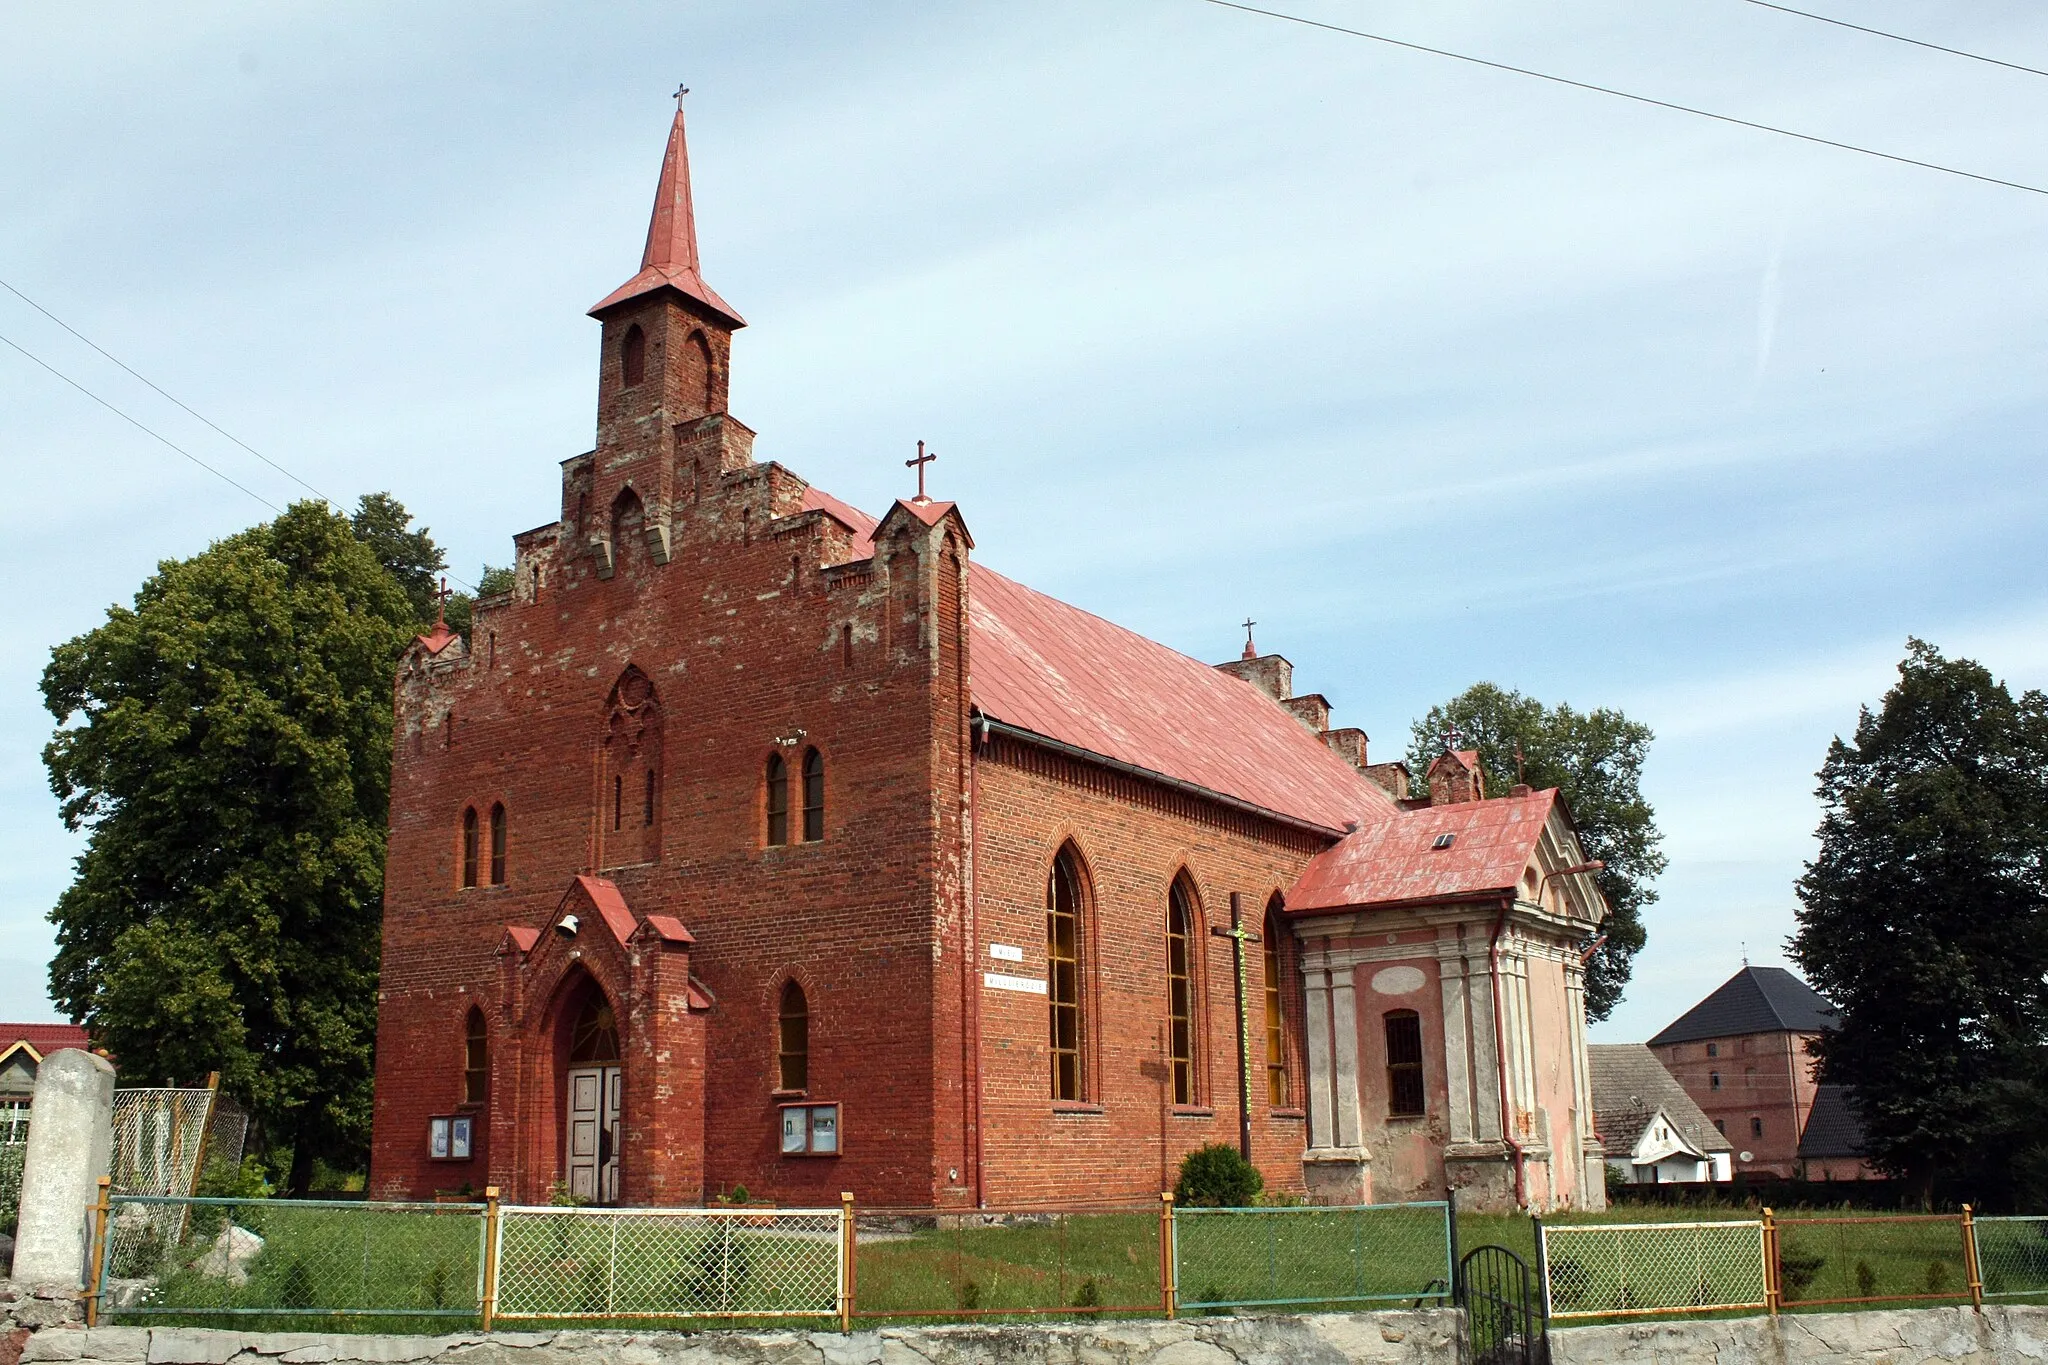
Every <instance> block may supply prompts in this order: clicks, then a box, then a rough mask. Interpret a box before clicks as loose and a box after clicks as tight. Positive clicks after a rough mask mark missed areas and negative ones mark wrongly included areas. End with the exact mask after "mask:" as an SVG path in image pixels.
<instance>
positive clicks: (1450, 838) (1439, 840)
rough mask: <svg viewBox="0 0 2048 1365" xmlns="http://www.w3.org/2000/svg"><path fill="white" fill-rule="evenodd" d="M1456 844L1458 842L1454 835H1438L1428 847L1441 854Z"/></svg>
mask: <svg viewBox="0 0 2048 1365" xmlns="http://www.w3.org/2000/svg"><path fill="white" fill-rule="evenodd" d="M1456 842H1458V836H1457V835H1456V834H1439V835H1437V836H1436V842H1435V843H1433V844H1431V845H1430V847H1431V848H1432V849H1435V850H1436V851H1437V852H1438V853H1441V852H1443V851H1444V850H1445V849H1447V848H1449V847H1450V846H1451V845H1452V844H1454V843H1456Z"/></svg>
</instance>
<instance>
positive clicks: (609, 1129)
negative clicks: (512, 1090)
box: [563, 990, 625, 1204]
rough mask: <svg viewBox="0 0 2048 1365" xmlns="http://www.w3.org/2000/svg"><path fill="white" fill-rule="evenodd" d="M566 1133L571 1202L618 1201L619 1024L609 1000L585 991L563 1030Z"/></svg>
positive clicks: (620, 1075)
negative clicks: (566, 1052)
mask: <svg viewBox="0 0 2048 1365" xmlns="http://www.w3.org/2000/svg"><path fill="white" fill-rule="evenodd" d="M568 1062H569V1066H568V1073H567V1081H568V1085H567V1090H568V1095H567V1099H568V1104H567V1106H566V1108H567V1110H568V1131H567V1132H566V1133H565V1134H564V1139H565V1140H564V1144H563V1151H564V1153H565V1155H566V1157H567V1161H566V1165H567V1167H568V1169H567V1172H566V1175H567V1183H568V1186H569V1194H570V1196H571V1197H572V1198H574V1199H578V1200H582V1201H584V1202H587V1203H591V1204H616V1203H618V1202H619V1113H620V1109H621V1100H622V1098H623V1091H624V1089H625V1085H624V1073H623V1072H622V1070H621V1069H620V1066H619V1020H618V1016H617V1015H616V1014H615V1013H614V1012H613V1010H612V1004H611V1001H609V1000H607V999H605V998H604V994H603V992H601V991H595V990H593V991H591V992H590V995H589V998H588V999H586V1000H585V1001H584V1002H583V1007H582V1008H581V1009H580V1010H579V1011H578V1012H577V1014H576V1016H575V1021H574V1022H573V1023H572V1024H571V1025H570V1027H569V1057H568Z"/></svg>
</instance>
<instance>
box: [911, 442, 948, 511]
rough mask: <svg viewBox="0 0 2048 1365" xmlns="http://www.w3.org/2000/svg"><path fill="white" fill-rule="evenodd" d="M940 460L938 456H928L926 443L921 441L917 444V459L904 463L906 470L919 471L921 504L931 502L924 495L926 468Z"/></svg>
mask: <svg viewBox="0 0 2048 1365" xmlns="http://www.w3.org/2000/svg"><path fill="white" fill-rule="evenodd" d="M938 458H939V457H938V456H937V455H927V454H926V453H925V449H924V442H923V441H919V442H918V443H917V458H916V459H914V460H905V461H904V462H903V467H904V468H906V469H915V470H916V471H917V500H918V501H919V502H930V501H931V499H930V498H928V497H926V496H925V493H924V467H925V466H926V465H928V464H930V463H931V462H932V461H933V460H936V459H938Z"/></svg>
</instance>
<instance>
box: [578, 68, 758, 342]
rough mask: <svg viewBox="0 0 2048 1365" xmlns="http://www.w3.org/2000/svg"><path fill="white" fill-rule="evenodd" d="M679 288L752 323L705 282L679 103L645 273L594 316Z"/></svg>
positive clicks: (739, 323)
mask: <svg viewBox="0 0 2048 1365" xmlns="http://www.w3.org/2000/svg"><path fill="white" fill-rule="evenodd" d="M664 287H666V288H670V289H675V290H678V291H680V292H681V293H683V294H686V295H688V296H689V297H690V298H692V299H695V300H696V301H697V302H698V303H701V304H703V305H704V306H705V307H706V308H709V309H710V310H711V311H712V312H714V313H716V314H718V315H719V316H721V317H723V318H724V319H725V320H726V321H727V322H730V323H731V324H732V325H733V326H735V327H744V326H746V325H747V323H746V319H744V318H742V317H741V316H740V315H739V314H738V313H737V312H735V311H734V310H733V306H732V305H731V304H729V303H727V302H726V301H725V300H724V299H722V298H720V297H718V294H717V292H716V291H715V290H713V289H712V287H711V286H710V285H708V284H706V283H704V277H703V275H701V274H699V273H698V266H697V211H696V208H695V207H694V205H693V204H692V203H691V200H690V149H689V144H688V143H687V141H686V140H685V139H684V137H683V106H682V102H681V101H677V103H676V117H675V122H674V123H672V124H670V125H669V130H668V151H667V153H666V154H665V155H664V156H663V157H662V160H661V184H660V185H659V186H658V187H656V189H655V191H654V214H653V216H652V217H650V218H649V219H648V220H647V249H646V250H645V251H644V252H642V253H641V255H640V273H639V274H637V275H635V276H634V277H633V278H632V279H630V280H627V281H626V282H625V283H624V284H622V285H620V286H619V287H618V288H617V289H614V290H613V291H612V292H611V293H609V294H607V295H605V296H604V298H603V299H602V300H601V301H599V303H598V305H597V306H596V307H595V308H592V309H591V310H590V311H591V313H592V314H593V315H595V314H598V313H602V312H603V311H604V310H605V309H607V308H610V307H612V306H613V305H614V304H620V303H624V302H625V301H626V300H627V299H633V298H638V297H639V296H640V295H642V294H645V293H648V292H650V291H652V290H655V289H661V288H664Z"/></svg>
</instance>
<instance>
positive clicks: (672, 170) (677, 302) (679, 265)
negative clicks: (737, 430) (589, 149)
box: [563, 90, 750, 578]
mask: <svg viewBox="0 0 2048 1365" xmlns="http://www.w3.org/2000/svg"><path fill="white" fill-rule="evenodd" d="M685 93H687V92H686V91H681V90H679V91H677V92H676V115H675V120H674V122H673V123H671V124H670V125H669V133H668V150H667V152H666V154H665V155H664V156H663V158H662V163H661V183H660V185H659V186H658V187H657V188H656V190H655V194H654V213H653V216H652V217H651V218H650V219H649V221H648V224H647V249H646V250H645V251H644V252H643V253H642V254H641V257H640V272H639V273H638V274H636V275H635V276H633V278H632V279H630V280H627V281H626V282H625V283H624V284H622V285H620V286H619V287H618V288H617V289H614V290H613V291H612V292H611V293H609V294H607V295H605V297H604V298H603V300H602V301H600V302H599V303H598V305H597V306H596V307H595V308H592V309H591V310H590V316H592V317H594V318H596V319H597V320H598V321H599V322H600V323H601V324H603V328H604V330H603V334H602V340H601V342H600V346H601V354H600V357H599V360H598V369H597V376H598V377H597V449H596V451H595V453H594V456H595V457H594V459H591V460H590V461H589V462H588V463H587V464H581V462H571V463H572V464H580V466H581V467H579V468H576V469H573V470H565V475H567V476H568V477H567V478H566V479H565V485H564V490H563V493H564V497H563V504H564V505H563V515H564V520H565V521H570V520H573V522H574V523H575V531H576V534H577V538H578V539H580V540H583V541H585V542H586V543H587V544H588V545H589V546H590V548H591V549H592V550H593V551H594V552H595V553H596V554H597V556H598V574H599V576H600V577H604V578H609V577H610V576H611V570H612V566H613V563H614V562H615V556H616V553H617V552H618V550H619V549H620V548H621V547H619V546H617V545H615V544H614V543H613V542H614V539H615V534H614V533H615V532H616V531H617V530H618V529H620V528H619V526H618V525H615V524H614V523H629V524H631V525H633V527H634V528H635V529H638V530H641V531H643V533H644V534H645V535H646V537H647V542H648V547H649V549H650V550H651V551H652V553H653V556H654V559H655V561H656V562H657V563H661V562H666V560H667V558H668V544H667V541H668V526H669V517H670V511H671V508H672V506H673V504H674V502H675V499H676V497H677V496H678V474H679V470H678V468H677V464H678V458H677V457H678V456H679V455H684V457H685V462H686V463H688V464H689V465H690V466H692V467H691V468H689V469H688V470H685V471H681V472H682V478H683V481H684V484H685V486H691V485H690V481H691V480H693V479H694V478H696V477H700V475H699V473H698V471H697V470H696V469H695V467H694V466H695V464H696V461H697V455H696V453H695V448H697V447H701V446H703V445H705V444H706V441H705V438H706V437H712V438H713V439H712V440H711V441H710V442H709V444H710V445H712V446H713V447H722V446H725V445H727V444H730V442H728V441H726V440H720V439H717V437H718V436H719V435H720V434H722V433H721V432H720V431H718V430H714V429H722V428H724V427H725V426H726V425H728V423H727V421H726V419H725V405H726V385H727V377H728V374H729V370H730V365H731V358H732V334H733V333H734V332H735V331H738V330H739V329H740V328H742V327H744V326H746V325H747V324H746V320H745V319H743V318H742V317H740V315H739V314H738V313H737V312H735V311H734V310H733V307H732V305H731V304H729V303H727V302H726V301H725V300H724V299H722V298H720V297H719V296H718V293H717V291H715V290H714V289H712V288H711V286H710V285H708V284H706V283H705V282H704V276H703V275H702V273H700V270H699V266H698V261H697V216H696V210H695V207H694V205H693V204H692V203H691V197H690V152H689V146H688V143H687V141H686V140H685V138H684V133H683V103H682V97H683V95H684V94H685ZM731 425H734V426H737V425H738V424H736V423H733V424H731ZM749 434H750V433H749ZM686 447H687V448H691V453H688V454H687V455H685V448H686ZM741 458H742V459H744V456H742V457H741ZM725 463H726V461H724V460H719V461H718V462H717V464H718V465H719V466H722V465H723V464H725ZM718 472H719V469H718V467H713V468H712V469H711V470H709V471H708V473H710V474H711V475H712V476H714V477H715V475H716V474H717V473H718ZM572 482H573V483H574V485H575V487H574V488H573V490H572V488H571V487H570V484H571V483H572Z"/></svg>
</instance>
